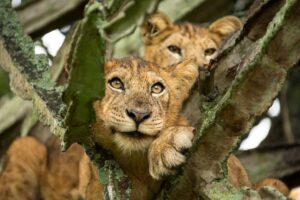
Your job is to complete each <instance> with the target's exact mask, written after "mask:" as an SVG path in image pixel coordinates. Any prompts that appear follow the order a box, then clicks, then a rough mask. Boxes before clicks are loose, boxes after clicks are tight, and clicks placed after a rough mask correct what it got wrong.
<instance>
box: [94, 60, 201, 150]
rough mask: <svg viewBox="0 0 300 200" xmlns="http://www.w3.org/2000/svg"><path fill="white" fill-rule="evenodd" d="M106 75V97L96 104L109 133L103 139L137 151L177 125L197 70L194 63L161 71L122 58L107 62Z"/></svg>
mask: <svg viewBox="0 0 300 200" xmlns="http://www.w3.org/2000/svg"><path fill="white" fill-rule="evenodd" d="M105 74H106V92H105V96H104V97H103V99H102V100H101V101H98V102H96V104H95V108H96V111H97V117H98V119H100V120H102V121H103V122H104V124H105V126H106V127H107V128H108V129H109V130H111V133H110V134H107V135H106V136H105V137H106V138H104V139H105V140H110V141H112V142H113V144H114V145H117V146H118V147H119V148H120V149H122V150H124V151H139V150H145V149H146V148H147V147H148V146H149V145H150V143H151V142H152V141H153V140H154V139H155V137H157V135H158V134H159V132H160V131H161V130H162V129H163V128H165V127H168V126H172V125H177V123H179V122H178V120H179V118H180V117H181V115H180V111H181V106H182V103H183V101H184V100H185V99H186V98H187V97H188V95H189V91H190V89H191V88H192V86H193V84H194V83H195V81H196V79H197V76H198V69H197V65H196V64H195V62H194V60H185V61H183V62H181V63H179V64H176V65H175V66H174V67H168V68H163V67H161V66H158V65H156V64H154V63H150V62H146V61H144V60H142V59H140V58H123V59H114V60H110V61H108V62H107V63H106V66H105ZM103 137H104V136H103Z"/></svg>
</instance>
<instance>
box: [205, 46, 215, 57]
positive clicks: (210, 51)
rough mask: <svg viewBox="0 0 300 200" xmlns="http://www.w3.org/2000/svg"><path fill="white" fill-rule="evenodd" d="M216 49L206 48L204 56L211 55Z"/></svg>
mask: <svg viewBox="0 0 300 200" xmlns="http://www.w3.org/2000/svg"><path fill="white" fill-rule="evenodd" d="M216 51H217V49H215V48H208V49H205V51H204V55H205V56H211V55H213V54H214V53H215V52H216Z"/></svg>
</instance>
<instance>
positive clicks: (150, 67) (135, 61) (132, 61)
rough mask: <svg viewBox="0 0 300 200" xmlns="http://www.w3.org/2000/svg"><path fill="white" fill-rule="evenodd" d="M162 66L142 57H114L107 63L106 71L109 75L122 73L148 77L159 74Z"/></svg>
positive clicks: (129, 75) (130, 75)
mask: <svg viewBox="0 0 300 200" xmlns="http://www.w3.org/2000/svg"><path fill="white" fill-rule="evenodd" d="M159 70H160V67H159V66H157V65H156V64H154V63H151V62H148V61H145V60H143V59H141V58H134V57H130V58H121V59H113V60H110V61H108V62H107V63H106V66H105V72H106V74H107V75H109V74H116V73H121V74H122V75H124V74H126V76H128V77H132V78H134V77H139V78H142V77H146V76H149V74H150V75H151V74H152V75H154V74H156V75H158V74H159Z"/></svg>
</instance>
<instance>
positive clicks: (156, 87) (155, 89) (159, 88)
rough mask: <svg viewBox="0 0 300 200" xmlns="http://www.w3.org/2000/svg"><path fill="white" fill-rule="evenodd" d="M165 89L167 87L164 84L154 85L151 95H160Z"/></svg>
mask: <svg viewBox="0 0 300 200" xmlns="http://www.w3.org/2000/svg"><path fill="white" fill-rule="evenodd" d="M164 89H165V86H164V85H163V84H162V83H160V82H157V83H155V84H154V85H152V87H151V93H152V94H160V93H162V92H163V91H164Z"/></svg>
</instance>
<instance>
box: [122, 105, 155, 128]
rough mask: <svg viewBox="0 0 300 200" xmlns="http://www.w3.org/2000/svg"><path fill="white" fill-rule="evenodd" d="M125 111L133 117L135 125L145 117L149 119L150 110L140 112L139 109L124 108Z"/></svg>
mask: <svg viewBox="0 0 300 200" xmlns="http://www.w3.org/2000/svg"><path fill="white" fill-rule="evenodd" d="M126 113H127V115H128V117H130V118H131V119H133V121H135V123H136V124H137V125H139V124H140V123H142V122H143V121H145V120H146V119H149V118H150V116H151V112H140V111H136V110H127V109H126Z"/></svg>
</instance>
